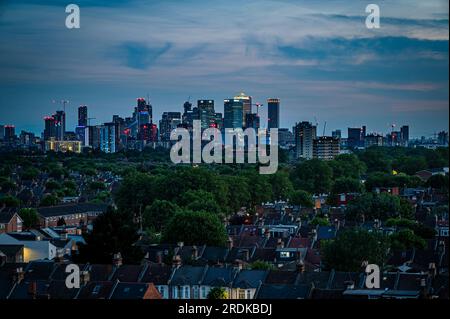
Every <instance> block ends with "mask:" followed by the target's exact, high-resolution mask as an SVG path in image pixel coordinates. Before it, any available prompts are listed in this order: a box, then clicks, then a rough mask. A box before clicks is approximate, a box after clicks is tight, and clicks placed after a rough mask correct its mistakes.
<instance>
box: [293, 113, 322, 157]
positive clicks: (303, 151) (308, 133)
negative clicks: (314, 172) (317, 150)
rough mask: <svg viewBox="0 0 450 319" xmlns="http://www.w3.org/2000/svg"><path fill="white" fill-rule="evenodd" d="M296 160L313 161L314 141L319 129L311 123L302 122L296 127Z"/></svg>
mask: <svg viewBox="0 0 450 319" xmlns="http://www.w3.org/2000/svg"><path fill="white" fill-rule="evenodd" d="M293 131H294V138H295V148H296V158H304V159H312V158H313V157H314V140H315V139H316V137H317V127H316V126H314V125H312V124H311V123H310V122H300V123H297V124H296V125H295V126H294V129H293Z"/></svg>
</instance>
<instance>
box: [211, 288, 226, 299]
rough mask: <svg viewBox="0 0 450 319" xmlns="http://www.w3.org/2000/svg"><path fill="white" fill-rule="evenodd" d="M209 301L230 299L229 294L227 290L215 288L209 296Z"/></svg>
mask: <svg viewBox="0 0 450 319" xmlns="http://www.w3.org/2000/svg"><path fill="white" fill-rule="evenodd" d="M207 298H208V299H228V293H227V291H226V290H225V288H222V287H214V288H212V289H211V290H210V291H209V293H208V296H207Z"/></svg>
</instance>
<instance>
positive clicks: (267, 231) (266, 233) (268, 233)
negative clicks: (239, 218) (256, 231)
mask: <svg viewBox="0 0 450 319" xmlns="http://www.w3.org/2000/svg"><path fill="white" fill-rule="evenodd" d="M264 237H266V238H267V239H269V238H270V231H269V228H266V230H265V231H264Z"/></svg>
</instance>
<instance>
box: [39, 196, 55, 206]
mask: <svg viewBox="0 0 450 319" xmlns="http://www.w3.org/2000/svg"><path fill="white" fill-rule="evenodd" d="M58 202H59V198H58V196H55V195H52V194H47V195H45V196H44V197H43V198H42V200H41V202H40V206H41V207H48V206H55V205H57V204H58Z"/></svg>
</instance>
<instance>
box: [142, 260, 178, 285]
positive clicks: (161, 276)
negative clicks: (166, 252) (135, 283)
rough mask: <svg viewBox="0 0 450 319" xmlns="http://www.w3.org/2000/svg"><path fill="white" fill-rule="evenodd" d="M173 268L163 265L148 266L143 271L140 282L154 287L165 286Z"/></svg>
mask: <svg viewBox="0 0 450 319" xmlns="http://www.w3.org/2000/svg"><path fill="white" fill-rule="evenodd" d="M172 271H173V268H172V266H169V265H164V264H150V265H149V266H148V267H147V269H146V270H145V272H144V274H143V276H142V278H141V280H140V281H141V282H151V283H153V284H155V285H167V282H168V281H169V279H170V276H171V275H172Z"/></svg>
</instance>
